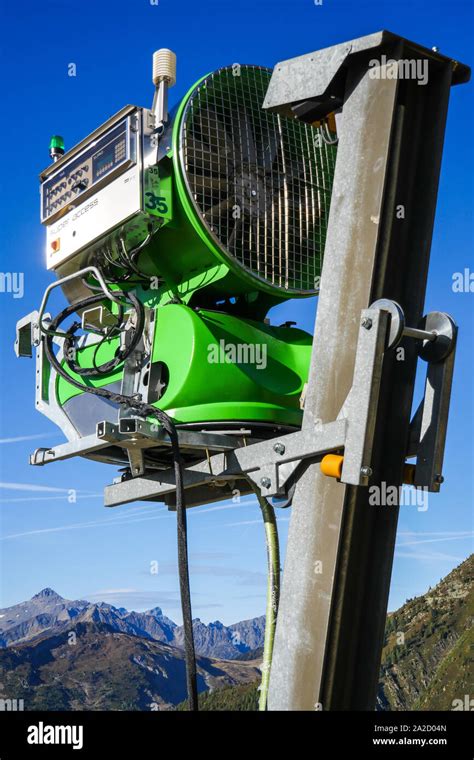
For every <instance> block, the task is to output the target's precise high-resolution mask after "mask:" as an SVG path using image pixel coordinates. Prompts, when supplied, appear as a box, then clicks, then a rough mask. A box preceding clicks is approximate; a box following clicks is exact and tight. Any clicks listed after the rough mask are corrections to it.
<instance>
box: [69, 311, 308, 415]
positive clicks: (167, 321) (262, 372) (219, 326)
mask: <svg viewBox="0 0 474 760" xmlns="http://www.w3.org/2000/svg"><path fill="white" fill-rule="evenodd" d="M155 315H156V326H155V339H154V347H153V359H152V361H153V362H162V363H163V364H164V365H165V367H166V370H167V372H166V376H167V377H168V378H169V379H168V384H167V386H166V388H165V391H164V393H163V395H162V396H161V398H160V399H159V400H157V402H156V404H155V405H156V406H157V407H159V408H160V409H163V410H164V411H166V412H167V413H168V414H170V416H171V417H173V419H174V420H175V421H176V422H178V423H198V422H203V423H204V422H221V421H229V422H235V421H247V422H255V423H272V424H277V425H288V426H299V425H300V424H301V414H302V413H301V410H300V397H301V392H302V389H303V385H304V382H305V380H306V377H307V374H308V366H309V360H310V354H311V343H312V338H311V336H310V335H309V334H308V333H306V332H304V331H303V330H298V329H295V328H293V327H272V326H270V325H266V324H264V323H259V322H253V321H251V320H247V319H242V318H239V317H233V316H230V315H228V314H222V313H219V312H215V311H206V310H202V311H201V310H200V311H195V310H194V309H191V308H190V307H188V306H186V305H184V304H169V305H167V306H162V307H160V308H158V309H156V311H155ZM116 348H117V339H113V340H110V341H109V342H106V343H104V344H103V345H102V347H101V348H100V349H99V350H98V352H97V357H96V360H97V363H98V364H102V363H104V362H105V361H107V360H108V359H110V358H112V356H113V353H114V351H115V349H116ZM94 350H95V346H90V347H87V348H84V349H82V350H81V351H79V352H78V361H79V364H80V366H84V367H90V366H91V364H92V354H93V352H94ZM152 374H153V373H151V375H152ZM76 377H77V376H76ZM121 378H122V371H121V370H120V371H118V372H116V373H114V374H111V375H105V376H103V378H102V379H101V380H100V381H94V382H93V383H91V384H93V385H94V386H96V387H101V386H107V385H109V384H111V383H113V382H114V381H120V380H121ZM89 382H91V381H89ZM80 393H81V391H79V390H78V389H76V388H74V387H73V386H72V385H70V384H69V383H68V382H67V381H66V380H63V379H62V378H61V377H59V378H58V384H57V395H58V401H59V403H60V405H61V406H64V405H66V408H67V402H68V401H69V399H71V398H72V397H74V396H77V395H78V394H80Z"/></svg>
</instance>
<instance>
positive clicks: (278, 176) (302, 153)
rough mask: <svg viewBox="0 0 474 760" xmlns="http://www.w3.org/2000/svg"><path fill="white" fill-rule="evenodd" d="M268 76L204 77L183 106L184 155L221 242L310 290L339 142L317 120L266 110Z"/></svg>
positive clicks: (258, 267)
mask: <svg viewBox="0 0 474 760" xmlns="http://www.w3.org/2000/svg"><path fill="white" fill-rule="evenodd" d="M270 76H271V72H270V71H269V70H268V69H263V68H260V67H256V66H239V67H237V66H235V67H229V68H225V69H220V70H219V71H216V72H214V73H213V74H211V75H210V76H209V77H207V78H206V79H205V80H204V81H203V82H202V83H201V84H200V85H199V86H198V87H197V88H196V90H195V91H194V93H193V94H192V96H191V98H190V99H189V101H188V103H187V106H186V109H185V114H184V118H183V126H182V132H181V161H182V166H183V169H184V175H185V179H186V182H187V185H188V190H189V192H190V194H191V196H192V198H193V199H194V205H195V208H196V210H197V212H198V213H199V215H200V216H201V218H202V219H203V220H204V222H205V224H206V226H207V228H208V230H209V231H210V232H211V233H212V234H213V236H214V238H215V239H216V240H217V242H218V244H219V247H220V248H221V249H223V250H224V251H225V252H227V253H228V254H229V255H230V256H232V257H233V258H234V259H236V260H237V261H238V262H239V263H240V264H241V265H242V266H244V267H245V268H246V269H247V270H250V271H251V272H252V273H253V275H254V276H257V277H260V278H262V279H264V280H266V281H267V282H270V283H271V284H272V285H274V286H275V287H279V288H284V289H286V290H294V291H300V292H301V291H313V290H314V289H315V287H317V283H316V278H317V277H318V276H319V274H320V271H321V264H322V256H323V251H324V243H325V236H326V227H327V220H328V214H329V204H330V197H331V186H332V179H333V174H334V165H335V158H336V149H335V146H334V145H330V144H328V139H327V136H326V135H327V133H326V132H325V131H323V128H322V127H318V128H315V127H312V126H310V125H306V124H303V123H302V122H299V121H296V120H295V119H290V118H284V117H280V116H278V115H276V114H272V113H268V112H267V111H264V110H263V109H262V103H263V101H264V98H265V94H266V91H267V87H268V84H269V81H270Z"/></svg>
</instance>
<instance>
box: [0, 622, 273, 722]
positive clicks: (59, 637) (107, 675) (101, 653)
mask: <svg viewBox="0 0 474 760" xmlns="http://www.w3.org/2000/svg"><path fill="white" fill-rule="evenodd" d="M197 669H198V689H199V691H200V692H203V691H214V690H216V689H219V688H222V687H225V686H231V685H234V684H246V683H254V682H255V681H256V679H257V678H258V677H259V671H258V668H257V666H256V664H255V663H254V662H240V661H229V660H227V661H220V660H217V659H215V660H211V659H210V658H206V657H198V658H197ZM185 696H186V686H185V663H184V653H183V651H182V649H178V648H177V647H172V646H170V645H169V644H166V643H163V642H158V641H152V640H150V639H146V638H143V637H139V636H135V635H130V634H127V633H122V632H118V631H116V630H115V629H114V628H113V627H112V626H109V625H108V624H107V623H104V622H92V621H91V622H82V621H75V622H74V623H73V625H72V626H70V629H69V631H68V632H66V631H62V632H59V633H55V634H53V635H49V634H43V636H42V637H40V638H38V639H37V640H35V641H34V642H33V643H28V644H20V645H14V646H10V647H8V648H4V649H2V650H0V699H8V698H10V699H17V700H20V699H22V700H23V701H24V708H25V710H169V709H172V708H173V707H174V706H175V705H177V704H178V703H180V702H182V701H183V700H184V699H185Z"/></svg>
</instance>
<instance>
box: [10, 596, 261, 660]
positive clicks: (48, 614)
mask: <svg viewBox="0 0 474 760" xmlns="http://www.w3.org/2000/svg"><path fill="white" fill-rule="evenodd" d="M79 623H94V624H96V625H106V626H108V627H109V628H110V630H113V631H116V632H121V633H126V634H129V635H131V636H140V637H142V638H144V639H150V640H152V641H160V642H162V643H165V644H170V645H171V646H174V647H178V648H182V647H183V629H182V627H181V626H179V625H177V624H176V623H174V622H173V621H172V620H170V618H168V617H166V615H164V614H163V612H162V610H161V608H160V607H154V608H153V609H151V610H147V611H146V612H134V611H131V612H129V611H128V610H126V609H125V608H123V607H114V606H113V605H111V604H105V603H104V602H100V603H99V604H93V603H91V602H87V601H84V600H75V601H71V600H69V599H64V598H63V597H62V596H60V595H59V594H57V593H56V592H55V591H53V589H51V588H45V589H43V590H42V591H40V592H39V593H38V594H35V596H33V597H32V599H30V600H29V601H27V602H21V603H20V604H16V605H13V606H12V607H6V608H5V609H0V647H11V646H14V645H15V646H16V645H18V644H24V643H27V642H32V641H35V640H36V639H37V638H38V637H41V636H43V635H44V634H45V633H47V632H50V631H51V632H52V631H54V632H55V633H59V632H61V631H68V630H70V629H71V625H73V624H74V625H77V624H79ZM193 628H194V639H195V648H196V652H197V653H198V654H201V655H203V656H206V657H215V658H221V659H226V660H233V659H237V658H239V657H240V656H241V655H242V654H244V653H246V652H251V651H252V650H254V649H258V648H259V647H261V646H262V645H263V639H264V632H265V616H263V615H262V616H261V617H258V618H253V619H252V620H244V621H242V622H240V623H234V624H233V625H230V626H225V625H224V624H223V623H221V622H220V621H219V620H216V621H215V622H213V623H209V624H208V625H206V624H205V623H203V622H201V620H199V618H196V619H195V620H194V621H193Z"/></svg>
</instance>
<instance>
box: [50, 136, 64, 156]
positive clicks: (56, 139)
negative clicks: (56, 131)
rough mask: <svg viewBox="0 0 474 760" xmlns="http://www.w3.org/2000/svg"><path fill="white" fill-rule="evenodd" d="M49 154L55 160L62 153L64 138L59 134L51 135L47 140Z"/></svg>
mask: <svg viewBox="0 0 474 760" xmlns="http://www.w3.org/2000/svg"><path fill="white" fill-rule="evenodd" d="M49 155H50V156H51V158H52V159H53V161H57V160H58V158H61V156H63V155H64V139H63V138H62V137H61V135H53V136H52V138H51V140H50V141H49Z"/></svg>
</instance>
